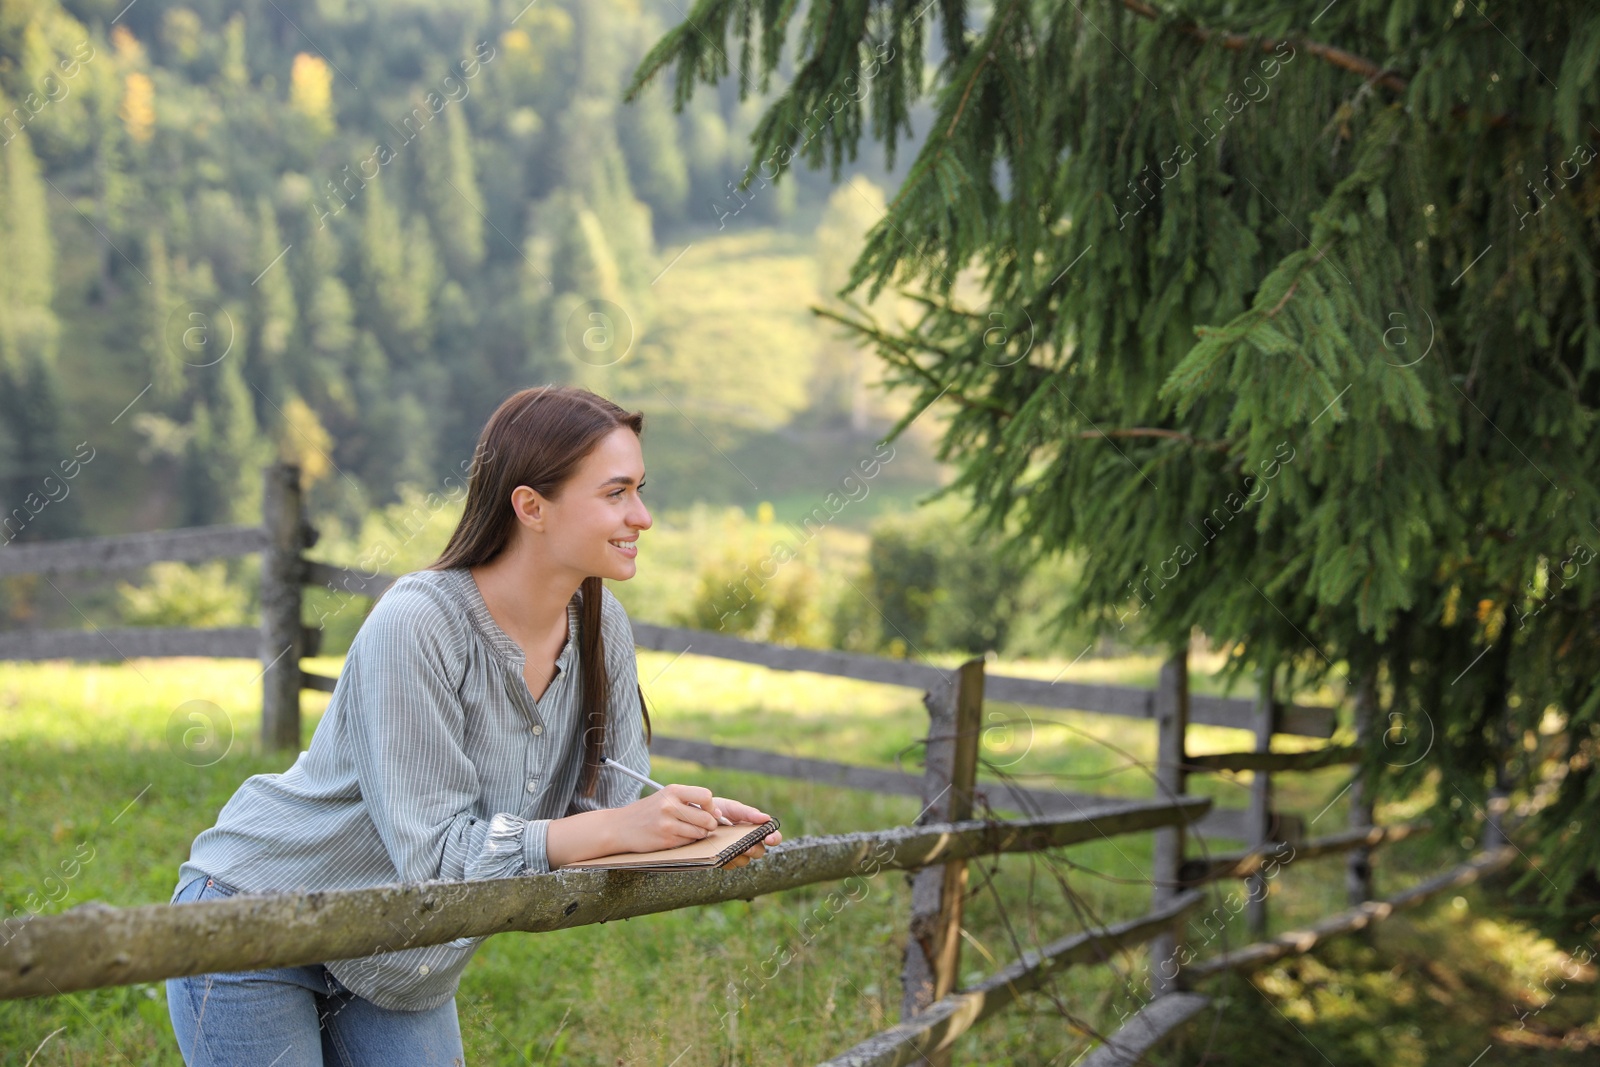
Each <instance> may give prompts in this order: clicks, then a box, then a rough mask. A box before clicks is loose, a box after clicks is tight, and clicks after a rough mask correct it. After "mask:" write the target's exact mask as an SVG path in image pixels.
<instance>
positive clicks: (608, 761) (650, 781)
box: [600, 756, 733, 826]
mask: <svg viewBox="0 0 1600 1067" xmlns="http://www.w3.org/2000/svg"><path fill="white" fill-rule="evenodd" d="M600 762H601V763H602V764H604V765H605V766H607V767H615V768H616V769H617V770H619V771H621V772H622V773H623V774H626V775H627V776H628V777H629V778H637V779H638V780H639V781H641V782H643V783H644V784H645V785H648V786H651V787H652V788H655V789H665V788H666V786H664V785H662V784H661V783H660V782H658V781H656V780H655V779H654V778H647V777H645V776H644V775H642V774H640V773H639V772H638V771H636V770H634V769H633V768H632V767H625V766H623V765H622V764H620V763H618V762H617V761H616V760H614V759H612V758H611V757H610V756H601V757H600ZM689 806H690V807H691V808H700V805H698V804H694V803H690V804H689ZM700 810H701V811H705V810H706V809H704V808H700ZM717 821H718V822H719V823H721V824H722V825H723V826H732V825H733V820H732V819H730V818H728V817H727V816H726V815H718V816H717Z"/></svg>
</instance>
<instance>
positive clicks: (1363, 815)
mask: <svg viewBox="0 0 1600 1067" xmlns="http://www.w3.org/2000/svg"><path fill="white" fill-rule="evenodd" d="M1377 714H1378V680H1377V676H1376V673H1375V672H1374V671H1370V670H1369V671H1368V672H1367V673H1364V674H1363V675H1362V676H1361V677H1360V678H1359V679H1358V680H1357V682H1356V693H1355V714H1354V717H1355V728H1356V747H1357V748H1359V749H1361V751H1362V762H1361V763H1359V764H1357V765H1356V777H1355V781H1354V782H1352V783H1351V784H1350V829H1352V830H1365V829H1367V828H1368V827H1370V826H1371V825H1372V791H1371V789H1370V788H1369V785H1370V783H1369V781H1368V773H1369V770H1368V762H1369V761H1370V757H1371V753H1369V752H1368V751H1367V749H1368V748H1370V747H1371V744H1370V742H1371V740H1372V730H1373V720H1374V719H1375V718H1376V717H1377ZM1344 885H1345V894H1346V896H1347V897H1349V901H1350V906H1351V907H1355V906H1356V905H1358V904H1365V903H1366V902H1367V901H1369V900H1371V899H1372V850H1371V849H1365V848H1353V849H1351V850H1350V853H1349V855H1347V856H1346V857H1345V860H1344Z"/></svg>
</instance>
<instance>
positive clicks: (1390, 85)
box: [1120, 0, 1410, 93]
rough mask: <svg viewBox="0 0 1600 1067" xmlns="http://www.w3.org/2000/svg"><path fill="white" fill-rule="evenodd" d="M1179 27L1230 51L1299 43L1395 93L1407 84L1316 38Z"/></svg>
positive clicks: (1140, 7) (1139, 4) (1140, 5)
mask: <svg viewBox="0 0 1600 1067" xmlns="http://www.w3.org/2000/svg"><path fill="white" fill-rule="evenodd" d="M1120 2H1121V4H1122V6H1123V7H1125V8H1127V9H1128V10H1129V11H1132V12H1133V13H1134V14H1135V15H1138V16H1139V17H1140V18H1146V19H1152V20H1160V18H1161V17H1162V14H1163V12H1162V11H1161V10H1159V9H1158V8H1156V7H1155V6H1154V5H1152V4H1147V3H1145V2H1144V0H1120ZM1178 30H1179V32H1180V33H1183V34H1185V35H1186V36H1189V37H1193V38H1194V39H1195V40H1197V41H1199V42H1200V43H1201V44H1206V43H1209V42H1212V41H1215V42H1216V43H1217V44H1220V45H1221V46H1222V47H1224V48H1226V49H1228V50H1229V51H1230V52H1243V51H1245V50H1246V49H1249V48H1259V49H1260V50H1261V51H1263V52H1272V51H1276V50H1277V49H1278V48H1279V47H1280V46H1282V45H1285V44H1286V45H1288V46H1289V47H1291V48H1294V47H1297V46H1298V47H1300V48H1304V49H1305V50H1306V51H1307V52H1310V53H1311V54H1312V55H1314V56H1316V57H1317V58H1318V59H1321V60H1322V61H1323V62H1325V63H1330V64H1332V65H1333V66H1335V67H1339V68H1340V69H1342V70H1348V71H1350V72H1351V73H1352V74H1359V75H1361V76H1362V77H1363V78H1366V79H1367V80H1368V81H1369V82H1375V83H1376V84H1378V85H1381V86H1383V87H1384V88H1385V89H1391V90H1393V91H1394V92H1397V93H1403V92H1405V91H1406V89H1407V87H1408V86H1409V85H1410V82H1408V81H1406V79H1404V78H1402V77H1401V76H1400V75H1399V74H1398V73H1397V72H1395V71H1393V70H1390V69H1388V68H1387V67H1380V66H1378V65H1377V64H1376V63H1374V62H1372V61H1371V60H1370V59H1363V58H1361V57H1360V56H1358V55H1356V54H1355V53H1353V52H1346V51H1345V50H1344V49H1342V48H1335V47H1334V46H1333V45H1330V44H1322V43H1320V42H1318V41H1308V40H1305V39H1304V38H1302V39H1301V40H1299V41H1291V40H1288V39H1284V40H1278V41H1274V40H1262V39H1260V38H1255V37H1250V36H1247V35H1245V34H1242V33H1230V32H1228V31H1226V30H1210V29H1207V28H1206V27H1204V26H1201V25H1199V24H1197V23H1194V22H1185V23H1180V24H1179V26H1178Z"/></svg>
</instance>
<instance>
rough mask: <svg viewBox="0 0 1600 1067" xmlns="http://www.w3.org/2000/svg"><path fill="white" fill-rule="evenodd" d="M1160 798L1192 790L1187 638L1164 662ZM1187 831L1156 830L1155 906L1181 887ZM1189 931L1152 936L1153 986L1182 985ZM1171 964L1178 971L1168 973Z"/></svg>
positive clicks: (1159, 696) (1158, 695)
mask: <svg viewBox="0 0 1600 1067" xmlns="http://www.w3.org/2000/svg"><path fill="white" fill-rule="evenodd" d="M1155 714H1156V799H1157V800H1172V799H1174V798H1176V797H1179V796H1182V795H1183V794H1184V792H1185V790H1186V782H1187V777H1188V776H1187V774H1186V773H1185V771H1184V761H1185V758H1186V750H1185V745H1184V734H1185V733H1186V732H1187V731H1188V727H1189V644H1188V642H1184V643H1183V644H1182V645H1180V646H1179V647H1178V649H1177V650H1176V651H1175V652H1174V653H1173V654H1172V657H1171V658H1170V659H1168V660H1167V661H1166V662H1165V663H1163V664H1162V665H1161V674H1160V676H1159V678H1158V679H1157V681H1156V692H1155ZM1183 842H1184V833H1183V827H1182V826H1181V825H1178V826H1171V827H1166V828H1164V829H1160V830H1157V831H1156V832H1155V849H1154V854H1153V856H1152V862H1151V872H1150V873H1151V883H1152V888H1151V892H1150V906H1151V908H1152V909H1154V908H1159V907H1161V906H1163V905H1165V904H1168V903H1170V902H1171V901H1172V899H1173V898H1174V897H1176V896H1178V894H1180V893H1181V892H1183V887H1182V886H1181V885H1180V884H1179V879H1180V868H1182V866H1183ZM1182 936H1183V923H1182V922H1181V921H1180V922H1178V923H1175V924H1174V925H1173V927H1172V929H1171V930H1170V931H1169V932H1167V933H1164V934H1161V935H1160V936H1159V937H1156V938H1153V939H1151V941H1150V959H1151V961H1152V967H1151V973H1150V987H1151V990H1152V992H1154V993H1156V994H1157V995H1159V994H1161V993H1166V992H1169V991H1171V990H1173V989H1175V988H1176V987H1177V981H1176V979H1177V973H1176V965H1177V959H1178V944H1179V941H1180V940H1181V938H1182ZM1168 967H1171V968H1172V971H1173V973H1171V974H1166V973H1163V972H1164V970H1166V969H1167V968H1168Z"/></svg>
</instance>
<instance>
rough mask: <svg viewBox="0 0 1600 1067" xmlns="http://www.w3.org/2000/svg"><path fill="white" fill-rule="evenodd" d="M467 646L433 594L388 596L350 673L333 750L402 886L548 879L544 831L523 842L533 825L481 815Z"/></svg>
mask: <svg viewBox="0 0 1600 1067" xmlns="http://www.w3.org/2000/svg"><path fill="white" fill-rule="evenodd" d="M468 640H469V638H468V634H467V632H466V630H465V628H464V626H463V624H462V623H461V621H460V620H459V619H458V618H457V617H456V616H454V615H453V614H452V613H451V612H450V610H449V609H448V607H447V605H446V604H445V603H444V602H443V601H442V600H441V599H440V594H439V593H437V592H436V591H434V590H432V589H429V588H427V587H413V588H408V589H392V590H390V591H389V593H388V594H387V595H386V596H384V597H383V598H382V599H381V600H379V602H378V604H377V605H376V606H375V607H374V608H373V611H372V614H371V615H370V616H368V618H367V620H366V622H365V623H363V625H362V627H361V630H360V631H359V632H358V633H357V635H356V639H355V641H354V642H353V643H352V645H351V648H350V654H349V656H348V658H347V659H346V662H345V668H344V673H345V675H346V678H345V679H343V680H342V681H341V684H342V685H343V684H345V683H346V682H347V683H348V685H347V687H346V688H347V692H346V696H347V698H348V703H347V706H346V707H345V708H344V709H343V712H344V713H343V714H342V715H341V716H340V721H339V725H340V729H341V731H342V733H343V736H342V737H341V739H340V740H341V741H342V743H343V744H344V746H346V751H348V752H349V753H350V754H351V758H352V760H353V761H354V764H355V772H356V778H357V781H358V782H359V784H360V789H361V796H362V800H363V801H364V806H365V808H366V810H367V814H368V817H369V818H370V819H371V820H372V824H373V826H374V827H375V828H376V829H377V832H378V836H379V838H380V839H381V840H382V841H383V844H384V847H385V848H386V849H387V850H388V853H389V856H390V858H391V859H392V860H393V862H394V868H395V871H396V872H397V874H398V875H399V877H400V879H401V880H402V881H426V880H430V879H445V880H449V881H461V880H471V879H476V878H494V877H504V876H509V875H513V874H518V873H523V870H524V868H527V867H536V869H537V870H540V871H543V870H548V869H549V865H548V863H547V862H546V858H545V850H544V825H543V824H542V823H541V824H540V825H539V826H538V827H537V829H536V830H533V832H530V829H531V828H532V822H533V821H532V820H524V819H521V818H518V817H517V816H515V815H511V814H509V813H503V812H502V813H496V814H493V815H492V816H490V817H488V818H482V817H480V816H479V815H478V814H477V811H476V808H477V803H478V801H479V797H480V784H479V778H478V769H477V768H476V767H475V766H474V764H473V762H472V760H471V759H470V758H469V757H468V756H467V753H466V751H465V748H464V731H465V711H464V709H463V707H462V703H461V700H460V697H459V696H458V695H457V693H458V689H459V685H460V680H461V679H460V677H459V676H460V675H461V673H462V672H463V671H464V669H465V661H466V644H467V641H468ZM535 856H536V857H537V861H538V862H537V865H535V863H533V862H532V859H533V857H535Z"/></svg>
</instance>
